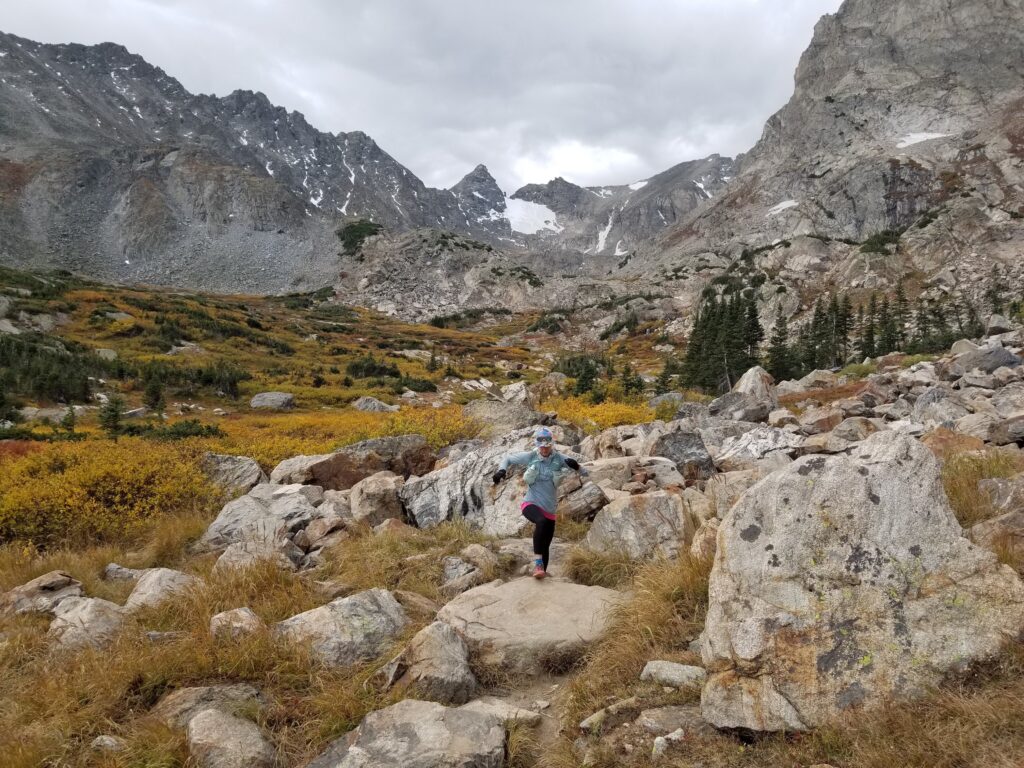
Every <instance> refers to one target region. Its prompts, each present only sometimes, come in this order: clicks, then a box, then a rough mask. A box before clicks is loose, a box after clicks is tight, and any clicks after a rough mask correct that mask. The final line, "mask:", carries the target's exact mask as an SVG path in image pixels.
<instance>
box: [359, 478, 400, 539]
mask: <svg viewBox="0 0 1024 768" xmlns="http://www.w3.org/2000/svg"><path fill="white" fill-rule="evenodd" d="M404 484H405V481H404V480H403V479H402V477H401V476H400V475H396V474H395V473H394V472H378V473H377V474H375V475H370V477H367V478H365V479H363V480H360V481H359V482H358V483H356V484H355V485H353V486H352V495H351V496H350V497H349V505H350V509H351V514H352V519H353V521H354V522H356V523H366V524H367V525H370V526H374V525H380V524H381V523H383V522H384V521H385V520H389V519H392V518H401V516H402V500H401V498H400V497H399V492H400V491H401V490H402V486H403V485H404Z"/></svg>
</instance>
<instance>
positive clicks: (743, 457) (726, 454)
mask: <svg viewBox="0 0 1024 768" xmlns="http://www.w3.org/2000/svg"><path fill="white" fill-rule="evenodd" d="M800 444H801V440H800V436H799V435H796V434H794V433H792V432H788V431H786V430H783V429H776V428H775V427H758V428H756V429H752V430H750V431H749V432H747V433H745V434H743V435H740V436H739V437H730V438H726V440H725V442H724V443H722V447H721V452H720V453H719V454H718V455H717V456H716V460H717V462H718V465H719V466H720V467H721V468H722V469H724V470H726V471H734V470H738V469H747V468H748V467H749V466H750V465H751V464H753V463H755V462H758V461H760V460H762V459H765V458H767V457H769V456H772V455H773V454H785V455H787V456H790V455H792V454H793V452H794V451H795V450H796V449H797V448H799V447H800Z"/></svg>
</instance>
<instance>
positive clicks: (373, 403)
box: [352, 395, 398, 413]
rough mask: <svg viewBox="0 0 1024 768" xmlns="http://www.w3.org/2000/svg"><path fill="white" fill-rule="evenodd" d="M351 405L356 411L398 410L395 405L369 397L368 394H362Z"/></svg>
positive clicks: (391, 411) (389, 411)
mask: <svg viewBox="0 0 1024 768" xmlns="http://www.w3.org/2000/svg"><path fill="white" fill-rule="evenodd" d="M352 407H353V408H355V409H356V410H357V411H366V412H368V413H393V412H395V411H397V410H398V406H397V405H388V404H387V403H384V402H381V401H380V400H378V399H377V398H376V397H370V396H369V395H363V396H362V397H360V398H359V399H358V400H356V401H355V402H354V403H352Z"/></svg>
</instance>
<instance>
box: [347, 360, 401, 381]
mask: <svg viewBox="0 0 1024 768" xmlns="http://www.w3.org/2000/svg"><path fill="white" fill-rule="evenodd" d="M345 372H346V373H347V374H348V375H349V376H354V377H355V378H357V379H368V378H370V377H372V376H387V377H391V378H396V379H398V378H401V377H402V372H401V371H400V370H399V368H398V366H397V365H395V364H394V363H392V364H390V365H389V364H388V363H385V362H383V361H381V360H377V358H375V357H374V356H373V355H365V356H363V357H360V358H359V359H357V360H353V361H352V362H351V363H349V364H348V365H347V366H345Z"/></svg>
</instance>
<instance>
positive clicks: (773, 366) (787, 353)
mask: <svg viewBox="0 0 1024 768" xmlns="http://www.w3.org/2000/svg"><path fill="white" fill-rule="evenodd" d="M768 373H770V374H771V375H772V378H774V379H775V381H777V382H778V381H786V380H787V379H791V378H793V376H794V371H793V358H792V352H791V350H790V348H789V325H788V324H787V322H786V316H785V315H783V314H782V312H781V311H780V312H779V314H778V315H777V316H776V317H775V324H774V325H773V326H772V335H771V337H770V338H769V340H768Z"/></svg>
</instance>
